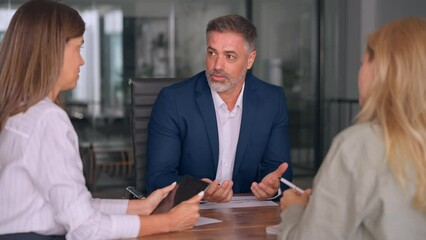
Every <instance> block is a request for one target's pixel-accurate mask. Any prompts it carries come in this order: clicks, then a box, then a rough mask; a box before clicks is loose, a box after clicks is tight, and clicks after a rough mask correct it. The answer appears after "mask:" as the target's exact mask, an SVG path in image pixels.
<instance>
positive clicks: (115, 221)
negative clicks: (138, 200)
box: [111, 215, 141, 239]
mask: <svg viewBox="0 0 426 240" xmlns="http://www.w3.org/2000/svg"><path fill="white" fill-rule="evenodd" d="M111 222H112V229H113V230H112V231H111V233H112V235H111V239H123V238H136V237H137V236H138V235H139V229H140V226H141V224H140V218H139V217H138V216H137V215H112V216H111Z"/></svg>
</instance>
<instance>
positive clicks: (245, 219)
mask: <svg viewBox="0 0 426 240" xmlns="http://www.w3.org/2000/svg"><path fill="white" fill-rule="evenodd" d="M279 214H280V208H279V206H278V205H277V206H262V207H246V208H226V209H201V210H200V215H201V217H207V218H214V219H219V220H221V221H222V222H220V223H213V224H207V225H203V226H198V227H195V228H193V229H191V230H187V231H183V232H174V233H166V234H157V235H152V236H148V237H143V239H155V240H161V239H173V240H174V239H176V240H179V239H185V240H191V239H197V240H198V239H201V240H207V239H208V240H210V239H211V240H213V239H214V240H216V239H218V240H221V239H224V240H229V239H232V240H234V239H251V240H255V239H276V238H277V237H276V235H269V234H266V227H267V226H272V225H276V224H278V223H279V222H280V215H279Z"/></svg>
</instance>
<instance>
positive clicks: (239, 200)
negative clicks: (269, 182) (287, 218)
mask: <svg viewBox="0 0 426 240" xmlns="http://www.w3.org/2000/svg"><path fill="white" fill-rule="evenodd" d="M268 206H278V204H276V203H274V202H272V201H259V200H257V199H256V197H255V196H234V197H232V199H231V201H229V202H226V203H210V202H207V203H203V204H201V205H200V209H225V208H244V207H268Z"/></svg>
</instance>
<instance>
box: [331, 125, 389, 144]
mask: <svg viewBox="0 0 426 240" xmlns="http://www.w3.org/2000/svg"><path fill="white" fill-rule="evenodd" d="M334 139H335V140H337V141H340V142H349V143H351V142H357V141H360V140H364V141H369V142H375V141H380V142H381V141H382V137H381V129H380V127H379V125H377V124H374V123H370V122H366V123H358V124H354V125H352V126H350V127H348V128H346V129H344V130H342V131H341V132H340V133H339V134H337V135H336V137H335V138H334Z"/></svg>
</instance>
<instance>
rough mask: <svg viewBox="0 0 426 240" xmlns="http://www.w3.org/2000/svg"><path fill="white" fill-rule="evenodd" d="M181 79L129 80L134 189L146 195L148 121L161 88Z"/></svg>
mask: <svg viewBox="0 0 426 240" xmlns="http://www.w3.org/2000/svg"><path fill="white" fill-rule="evenodd" d="M182 80H183V79H182V78H131V79H129V85H130V88H131V100H132V106H131V117H130V119H131V120H130V122H131V131H132V139H133V156H134V163H135V174H136V189H137V190H138V191H140V192H142V193H144V194H145V193H146V143H147V138H148V121H149V118H150V116H151V109H152V106H153V105H154V103H155V100H156V99H157V95H158V93H159V92H160V90H161V89H162V88H163V87H167V86H169V85H171V84H173V83H176V82H179V81H182Z"/></svg>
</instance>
